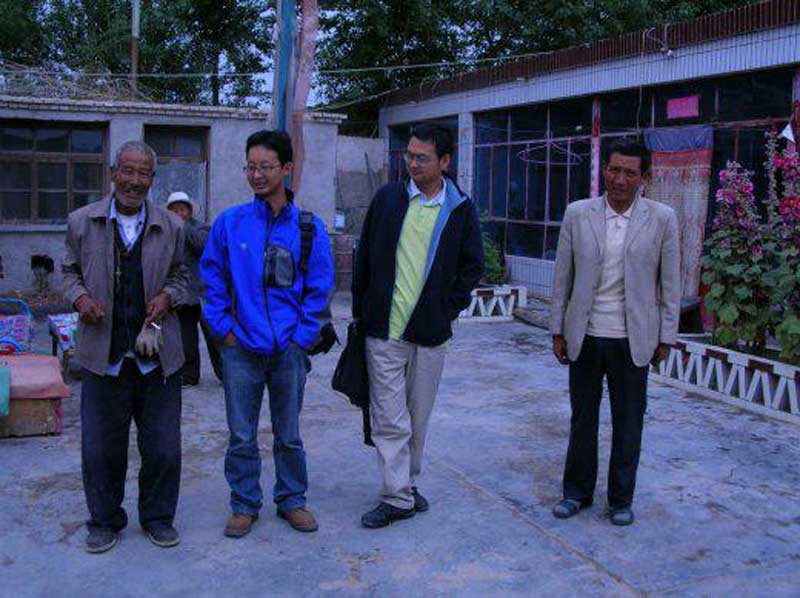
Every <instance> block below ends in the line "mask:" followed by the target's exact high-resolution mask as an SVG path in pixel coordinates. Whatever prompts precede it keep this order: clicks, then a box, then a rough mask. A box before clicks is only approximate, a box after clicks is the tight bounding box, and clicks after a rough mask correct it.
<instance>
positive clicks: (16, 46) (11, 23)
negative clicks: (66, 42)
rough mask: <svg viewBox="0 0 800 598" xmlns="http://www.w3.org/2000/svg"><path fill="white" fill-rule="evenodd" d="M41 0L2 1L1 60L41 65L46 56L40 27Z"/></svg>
mask: <svg viewBox="0 0 800 598" xmlns="http://www.w3.org/2000/svg"><path fill="white" fill-rule="evenodd" d="M41 4H42V2H41V0H30V1H28V2H19V0H0V14H2V15H3V18H2V19H0V59H2V60H11V61H14V62H20V63H25V64H37V63H39V62H40V61H41V59H42V56H43V53H44V43H43V42H44V40H43V39H42V33H41V30H40V28H39V25H38V18H39V10H40V7H41Z"/></svg>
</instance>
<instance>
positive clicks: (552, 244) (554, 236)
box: [544, 226, 561, 262]
mask: <svg viewBox="0 0 800 598" xmlns="http://www.w3.org/2000/svg"><path fill="white" fill-rule="evenodd" d="M560 232H561V227H560V226H548V227H547V237H545V243H544V259H546V260H550V261H551V262H554V261H555V259H556V250H557V249H558V233H560Z"/></svg>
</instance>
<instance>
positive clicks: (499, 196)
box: [492, 147, 508, 218]
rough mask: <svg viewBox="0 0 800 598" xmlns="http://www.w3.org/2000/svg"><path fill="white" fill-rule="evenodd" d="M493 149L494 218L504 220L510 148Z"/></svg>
mask: <svg viewBox="0 0 800 598" xmlns="http://www.w3.org/2000/svg"><path fill="white" fill-rule="evenodd" d="M492 149H493V150H494V153H493V154H492V216H499V217H501V218H504V217H505V215H506V201H507V199H508V198H507V194H508V148H507V147H495V148H492Z"/></svg>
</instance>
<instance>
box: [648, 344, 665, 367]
mask: <svg viewBox="0 0 800 598" xmlns="http://www.w3.org/2000/svg"><path fill="white" fill-rule="evenodd" d="M667 357H669V345H667V344H665V343H659V345H658V347H656V350H655V353H653V358H652V359H651V360H650V363H651V364H652V365H653V366H655V367H657V366H658V364H659V363H661V362H662V361H664V360H665V359H666V358H667Z"/></svg>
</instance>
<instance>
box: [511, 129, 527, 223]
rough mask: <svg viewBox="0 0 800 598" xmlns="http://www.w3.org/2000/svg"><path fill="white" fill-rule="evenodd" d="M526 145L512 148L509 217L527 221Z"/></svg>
mask: <svg viewBox="0 0 800 598" xmlns="http://www.w3.org/2000/svg"><path fill="white" fill-rule="evenodd" d="M525 149H526V146H524V145H512V146H511V180H510V181H509V185H508V217H509V218H510V219H511V220H525V164H526V163H525V162H524V161H523V159H524V157H525V155H526V154H525Z"/></svg>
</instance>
